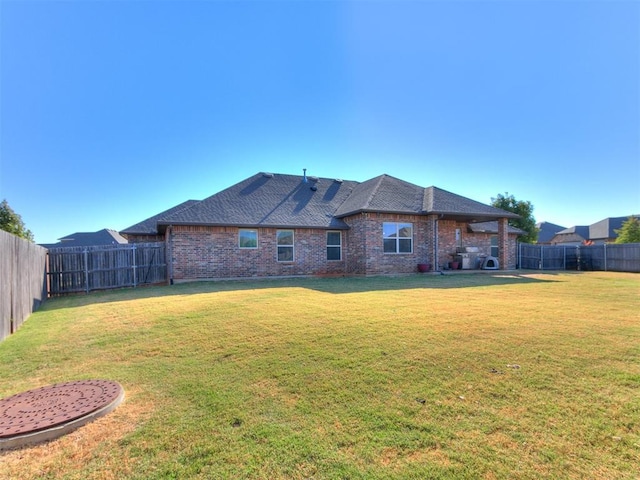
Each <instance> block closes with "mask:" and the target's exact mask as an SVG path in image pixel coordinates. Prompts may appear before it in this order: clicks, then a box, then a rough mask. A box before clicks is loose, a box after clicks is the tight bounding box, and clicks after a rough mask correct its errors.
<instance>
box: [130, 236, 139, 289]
mask: <svg viewBox="0 0 640 480" xmlns="http://www.w3.org/2000/svg"><path fill="white" fill-rule="evenodd" d="M131 254H132V255H133V261H132V262H131V263H132V264H133V286H134V287H136V286H138V279H137V273H138V268H137V265H136V244H135V243H134V244H133V246H132V247H131Z"/></svg>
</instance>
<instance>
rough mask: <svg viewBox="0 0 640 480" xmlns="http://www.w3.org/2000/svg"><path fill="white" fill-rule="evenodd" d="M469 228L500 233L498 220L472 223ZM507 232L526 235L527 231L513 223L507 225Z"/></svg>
mask: <svg viewBox="0 0 640 480" xmlns="http://www.w3.org/2000/svg"><path fill="white" fill-rule="evenodd" d="M469 230H471V231H472V232H473V233H498V222H497V221H493V222H474V223H470V224H469ZM507 233H514V234H517V235H524V234H525V233H527V232H525V231H524V230H521V229H520V228H517V227H512V226H511V225H509V226H508V227H507Z"/></svg>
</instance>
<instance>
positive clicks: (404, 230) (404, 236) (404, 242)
mask: <svg viewBox="0 0 640 480" xmlns="http://www.w3.org/2000/svg"><path fill="white" fill-rule="evenodd" d="M382 237H383V238H382V241H383V245H384V247H383V250H384V253H412V252H413V223H396V222H384V223H383V224H382Z"/></svg>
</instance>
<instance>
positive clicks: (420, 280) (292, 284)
mask: <svg viewBox="0 0 640 480" xmlns="http://www.w3.org/2000/svg"><path fill="white" fill-rule="evenodd" d="M533 273H537V274H539V273H540V272H530V273H521V272H515V271H514V272H509V271H499V272H492V273H485V272H483V273H465V272H455V273H452V272H450V273H446V274H442V275H440V274H437V273H436V274H410V275H400V276H375V277H364V276H363V277H353V276H345V277H296V278H293V277H292V278H265V279H241V280H210V281H194V282H187V283H180V284H175V285H171V286H167V285H163V286H157V285H156V286H149V287H137V288H123V289H117V290H107V291H102V292H92V293H89V294H76V295H69V296H64V297H56V298H54V299H51V300H49V301H47V302H45V303H44V305H43V308H41V310H51V309H58V308H67V307H71V306H73V307H76V306H82V305H88V304H95V303H110V302H126V301H128V300H137V299H144V298H154V297H166V296H172V295H175V296H183V295H198V294H205V293H216V292H232V291H242V290H247V291H249V290H263V289H275V288H304V289H310V290H316V291H319V292H324V293H333V294H336V295H339V294H346V293H363V292H373V291H384V290H413V289H418V288H425V289H449V288H474V287H493V286H504V285H520V284H529V283H548V282H558V281H561V280H558V279H554V278H552V277H553V276H554V275H557V274H554V273H553V272H545V273H544V276H545V278H540V277H539V275H538V276H537V277H533V276H531V274H533Z"/></svg>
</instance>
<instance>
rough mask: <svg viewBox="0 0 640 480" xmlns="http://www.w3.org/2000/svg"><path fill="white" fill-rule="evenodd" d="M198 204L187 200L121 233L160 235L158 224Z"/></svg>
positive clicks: (196, 201) (197, 201)
mask: <svg viewBox="0 0 640 480" xmlns="http://www.w3.org/2000/svg"><path fill="white" fill-rule="evenodd" d="M196 203H199V200H187V201H186V202H182V203H181V204H180V205H176V206H175V207H173V208H170V209H169V210H165V211H164V212H161V213H159V214H157V215H154V216H153V217H150V218H147V219H146V220H143V221H142V222H140V223H136V224H135V225H131V226H130V227H127V228H125V229H124V230H121V231H120V233H124V234H129V235H156V234H157V233H158V222H159V221H160V220H162V219H163V218H165V217H169V216H170V215H173V214H174V213H177V212H181V211H183V210H186V209H187V208H189V207H192V206H193V205H195V204H196Z"/></svg>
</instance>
